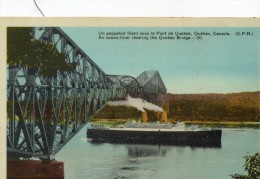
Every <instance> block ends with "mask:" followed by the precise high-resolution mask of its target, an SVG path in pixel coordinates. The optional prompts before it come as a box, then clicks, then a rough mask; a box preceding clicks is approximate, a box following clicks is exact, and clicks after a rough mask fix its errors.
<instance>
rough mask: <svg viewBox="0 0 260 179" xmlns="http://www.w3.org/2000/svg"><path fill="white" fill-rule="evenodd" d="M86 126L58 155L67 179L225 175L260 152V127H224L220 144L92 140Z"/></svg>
mask: <svg viewBox="0 0 260 179" xmlns="http://www.w3.org/2000/svg"><path fill="white" fill-rule="evenodd" d="M86 130H87V128H83V129H82V130H81V131H80V132H79V133H78V134H77V135H76V136H75V137H74V138H73V139H72V140H71V141H70V142H69V143H68V144H66V146H65V147H64V148H63V149H62V150H61V151H60V152H59V153H58V154H57V155H56V160H58V161H63V162H64V166H65V178H66V179H74V178H75V179H77V178H79V179H81V178H82V179H85V178H89V179H114V178H124V179H126V178H127V179H128V178H138V179H139V178H140V179H148V178H149V179H151V178H154V179H174V178H176V179H186V178H192V179H194V178H197V179H212V178H216V179H225V178H231V176H230V175H231V174H235V173H244V168H243V164H244V158H243V156H244V155H247V154H254V153H256V152H260V146H259V145H260V144H259V138H260V129H248V128H247V129H223V131H222V145H221V147H220V148H201V147H189V146H186V147H182V146H158V145H125V144H124V145H122V144H116V145H115V144H108V143H106V144H92V143H90V142H89V141H88V140H87V139H86Z"/></svg>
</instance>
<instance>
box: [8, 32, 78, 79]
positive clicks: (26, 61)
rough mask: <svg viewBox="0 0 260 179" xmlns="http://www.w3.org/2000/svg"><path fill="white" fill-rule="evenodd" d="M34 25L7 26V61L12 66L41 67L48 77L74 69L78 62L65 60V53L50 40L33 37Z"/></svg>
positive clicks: (43, 73)
mask: <svg viewBox="0 0 260 179" xmlns="http://www.w3.org/2000/svg"><path fill="white" fill-rule="evenodd" d="M31 33H32V27H15V28H14V27H9V28H7V63H8V64H9V65H10V66H18V65H23V66H25V67H28V68H29V69H38V68H39V69H40V71H41V74H42V75H44V76H46V77H52V76H55V75H56V73H57V70H60V71H61V72H65V71H73V70H75V68H76V64H75V63H72V64H68V63H66V62H65V59H66V56H65V53H59V51H58V50H57V49H56V48H55V46H53V45H52V44H50V43H48V42H42V41H38V40H35V39H32V36H31Z"/></svg>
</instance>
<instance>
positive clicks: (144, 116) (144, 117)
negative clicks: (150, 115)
mask: <svg viewBox="0 0 260 179" xmlns="http://www.w3.org/2000/svg"><path fill="white" fill-rule="evenodd" d="M142 120H143V122H147V113H146V111H143V112H142Z"/></svg>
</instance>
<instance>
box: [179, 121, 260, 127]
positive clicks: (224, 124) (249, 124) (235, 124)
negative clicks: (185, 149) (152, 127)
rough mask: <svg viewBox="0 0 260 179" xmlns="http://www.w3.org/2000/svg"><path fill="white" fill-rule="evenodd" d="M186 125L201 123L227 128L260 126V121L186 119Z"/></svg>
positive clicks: (201, 124) (206, 125)
mask: <svg viewBox="0 0 260 179" xmlns="http://www.w3.org/2000/svg"><path fill="white" fill-rule="evenodd" d="M184 122H185V124H186V125H193V124H195V125H199V126H205V127H225V128H244V127H249V128H260V122H230V121H221V122H205V121H184Z"/></svg>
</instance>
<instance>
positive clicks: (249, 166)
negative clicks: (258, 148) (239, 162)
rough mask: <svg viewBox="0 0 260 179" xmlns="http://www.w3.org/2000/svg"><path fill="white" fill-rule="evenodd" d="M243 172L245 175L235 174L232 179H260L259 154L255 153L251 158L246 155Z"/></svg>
mask: <svg viewBox="0 0 260 179" xmlns="http://www.w3.org/2000/svg"><path fill="white" fill-rule="evenodd" d="M244 158H245V164H244V167H245V171H247V173H248V174H247V175H240V174H235V175H232V178H235V179H257V178H260V154H259V153H256V154H255V155H253V156H249V155H246V156H245V157H244Z"/></svg>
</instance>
